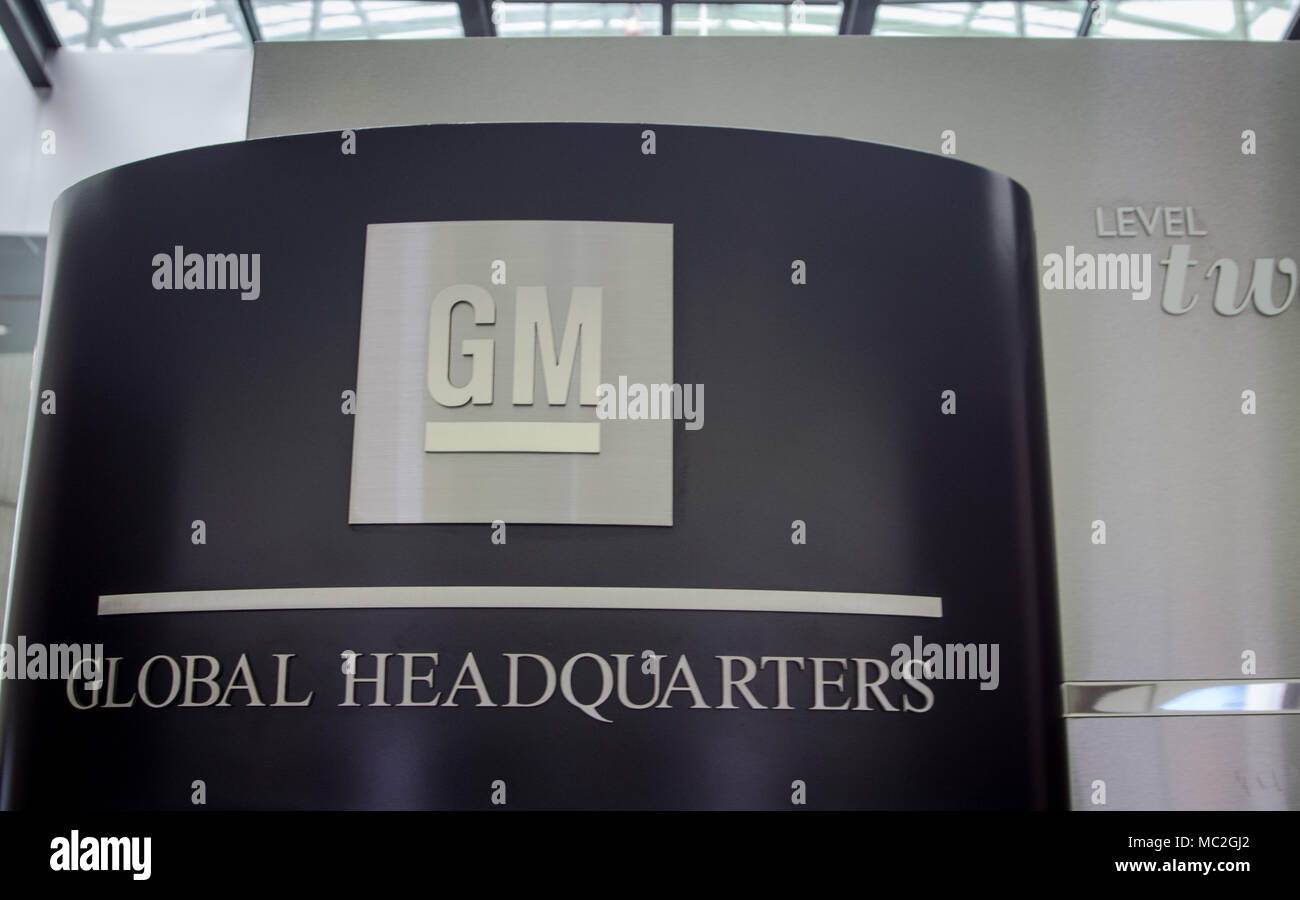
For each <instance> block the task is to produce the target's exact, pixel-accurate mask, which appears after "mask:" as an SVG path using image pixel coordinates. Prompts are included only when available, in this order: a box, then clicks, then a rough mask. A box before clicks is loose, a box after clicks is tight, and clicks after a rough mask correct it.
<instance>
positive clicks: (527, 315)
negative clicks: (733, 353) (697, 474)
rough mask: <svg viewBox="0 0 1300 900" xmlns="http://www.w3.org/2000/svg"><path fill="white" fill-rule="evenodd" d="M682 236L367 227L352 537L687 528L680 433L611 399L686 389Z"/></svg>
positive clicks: (582, 227)
mask: <svg viewBox="0 0 1300 900" xmlns="http://www.w3.org/2000/svg"><path fill="white" fill-rule="evenodd" d="M672 240H673V230H672V226H671V225H668V224H658V223H642V222H561V221H554V222H552V221H483V222H403V223H396V224H377V225H370V226H369V227H368V228H367V230H366V262H365V277H364V286H363V289H362V298H361V343H360V349H359V353H358V360H357V408H356V416H355V424H354V432H353V443H352V486H351V495H350V503H349V515H348V521H349V522H350V523H352V524H372V523H404V522H492V521H495V520H498V519H500V520H503V521H505V522H509V523H553V524H579V523H582V524H604V525H671V524H672V493H673V492H672V422H671V420H633V421H627V420H605V421H600V420H598V419H597V418H596V402H597V386H598V385H599V384H601V382H602V375H604V376H605V380H606V381H613V380H614V379H615V378H618V377H624V376H625V377H626V378H627V380H628V382H640V383H643V384H664V383H672V381H673V366H672V362H673V342H672V335H673V297H672V285H673V261H672Z"/></svg>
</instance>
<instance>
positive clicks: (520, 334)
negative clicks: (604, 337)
mask: <svg viewBox="0 0 1300 900" xmlns="http://www.w3.org/2000/svg"><path fill="white" fill-rule="evenodd" d="M601 293H602V289H601V288H598V287H575V288H574V289H573V294H572V296H571V298H570V300H569V315H568V316H567V317H566V318H565V320H564V339H563V341H562V342H561V343H560V348H559V352H558V353H557V352H556V348H555V332H554V330H553V329H552V328H551V307H550V303H549V302H548V300H547V297H546V288H544V287H521V288H519V289H518V290H517V291H516V292H515V379H514V403H515V405H516V406H530V405H532V402H533V371H534V369H535V368H536V356H535V355H534V351H535V350H536V348H537V346H538V345H539V344H540V345H541V348H542V377H543V379H544V380H545V381H546V402H547V403H549V404H550V405H551V406H563V405H564V403H565V400H566V399H568V396H569V383H570V382H571V381H572V380H573V363H574V360H575V359H576V358H577V355H578V344H579V343H581V344H582V373H581V376H580V378H579V381H578V402H579V404H581V405H582V406H595V405H596V386H597V385H598V384H600V302H601Z"/></svg>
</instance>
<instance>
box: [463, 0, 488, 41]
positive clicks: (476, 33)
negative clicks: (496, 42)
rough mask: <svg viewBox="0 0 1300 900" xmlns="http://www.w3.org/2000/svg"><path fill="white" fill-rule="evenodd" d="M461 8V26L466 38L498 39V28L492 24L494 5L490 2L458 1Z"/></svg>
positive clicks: (481, 0)
mask: <svg viewBox="0 0 1300 900" xmlns="http://www.w3.org/2000/svg"><path fill="white" fill-rule="evenodd" d="M457 5H458V6H459V7H460V24H461V27H462V28H464V29H465V37H496V36H497V27H496V26H495V25H493V24H492V4H491V2H489V0H457Z"/></svg>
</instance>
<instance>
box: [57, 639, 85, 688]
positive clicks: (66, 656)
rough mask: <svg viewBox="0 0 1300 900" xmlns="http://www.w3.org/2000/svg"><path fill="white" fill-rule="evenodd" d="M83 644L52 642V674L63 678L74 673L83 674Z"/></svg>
mask: <svg viewBox="0 0 1300 900" xmlns="http://www.w3.org/2000/svg"><path fill="white" fill-rule="evenodd" d="M81 660H82V655H81V645H80V644H51V645H50V674H51V675H53V676H54V677H56V678H58V679H60V680H63V679H66V678H68V677H69V676H70V675H72V674H73V673H76V674H78V675H79V674H81V673H80V671H79V670H80V669H81Z"/></svg>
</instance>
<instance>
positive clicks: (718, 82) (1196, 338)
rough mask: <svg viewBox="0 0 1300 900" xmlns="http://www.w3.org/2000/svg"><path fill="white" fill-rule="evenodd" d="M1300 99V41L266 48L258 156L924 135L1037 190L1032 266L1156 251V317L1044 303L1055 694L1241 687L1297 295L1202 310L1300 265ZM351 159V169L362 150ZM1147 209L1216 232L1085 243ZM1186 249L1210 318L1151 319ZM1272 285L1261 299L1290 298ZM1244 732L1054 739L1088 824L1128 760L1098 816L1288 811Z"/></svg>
mask: <svg viewBox="0 0 1300 900" xmlns="http://www.w3.org/2000/svg"><path fill="white" fill-rule="evenodd" d="M1297 84H1300V47H1297V46H1296V45H1288V44H1240V43H1238V44H1228V43H1214V42H1194V43H1179V42H1168V43H1165V42H1135V41H1115V42H1111V41H1014V40H1013V41H988V40H982V39H963V38H943V39H921V38H917V39H897V38H879V39H873V38H832V39H826V38H787V39H784V40H781V41H772V40H769V39H764V38H756V39H749V38H730V39H715V38H705V39H697V38H652V39H639V40H638V39H630V40H629V39H609V40H600V39H577V40H549V41H538V42H532V41H509V40H492V41H459V42H455V41H453V42H430V43H419V42H391V43H390V42H368V43H360V44H357V43H326V44H263V45H259V46H258V47H257V52H256V58H255V65H254V73H253V90H252V103H251V105H250V110H249V136H250V137H262V136H268V135H275V134H285V133H293V132H305V131H323V130H341V129H344V128H364V127H367V126H380V125H388V124H410V123H421V122H473V121H552V120H561V121H613V122H636V123H642V122H645V123H653V122H667V123H678V124H701V125H729V126H741V127H750V128H767V129H779V130H787V131H800V132H808V133H813V134H828V135H839V136H845V137H853V138H862V139H868V140H876V141H882V142H887V143H893V144H899V145H903V146H908V147H914V148H918V149H922V150H929V151H932V152H937V151H938V150H939V149H940V142H941V134H942V132H944V131H946V130H952V131H953V132H955V134H956V140H957V156H958V157H959V158H961V159H964V160H968V161H971V162H976V163H979V164H982V165H987V166H989V167H991V168H995V169H998V170H1000V171H1002V172H1005V173H1007V174H1009V175H1011V176H1012V177H1014V178H1016V179H1018V180H1019V181H1021V183H1023V184H1024V185H1025V186H1026V187H1027V188H1028V189H1029V191H1030V194H1031V196H1032V198H1033V203H1034V210H1035V221H1036V227H1037V234H1038V248H1039V254H1040V257H1041V256H1042V255H1043V254H1046V253H1048V252H1053V251H1055V252H1063V250H1064V248H1065V247H1066V245H1073V246H1074V247H1076V248H1077V249H1078V250H1080V251H1087V252H1094V253H1096V252H1117V251H1124V252H1132V253H1151V254H1152V262H1153V274H1154V285H1153V287H1154V291H1153V295H1152V296H1151V297H1150V298H1149V299H1146V300H1134V299H1131V298H1130V296H1129V294H1128V293H1126V292H1118V291H1054V292H1046V291H1045V292H1044V293H1043V296H1042V310H1043V312H1042V318H1043V329H1044V338H1043V340H1044V350H1045V357H1046V369H1047V387H1048V398H1049V420H1050V429H1051V452H1052V465H1053V483H1054V494H1055V501H1054V502H1055V516H1056V538H1057V548H1058V568H1059V581H1060V593H1061V606H1062V630H1063V638H1064V649H1065V673H1066V678H1067V680H1070V681H1098V680H1117V681H1127V680H1139V679H1183V678H1192V677H1197V678H1203V679H1229V678H1234V677H1236V678H1240V677H1242V675H1243V671H1242V653H1243V652H1244V651H1253V652H1254V653H1255V654H1256V655H1257V660H1258V661H1257V669H1256V675H1258V676H1272V677H1285V676H1291V677H1295V676H1297V675H1300V601H1297V597H1300V554H1297V553H1296V552H1295V548H1296V545H1297V539H1298V538H1300V477H1297V476H1300V440H1298V439H1300V424H1298V423H1300V393H1297V391H1296V390H1295V384H1296V383H1297V380H1298V379H1300V359H1297V355H1296V354H1295V348H1296V347H1297V346H1300V304H1293V305H1296V306H1297V307H1298V308H1293V309H1290V310H1288V311H1287V312H1285V313H1283V314H1282V315H1279V316H1276V317H1266V316H1263V315H1260V314H1258V313H1256V312H1255V311H1253V310H1250V309H1248V310H1247V311H1246V312H1244V313H1242V314H1241V315H1238V316H1235V317H1227V316H1221V315H1218V314H1217V313H1216V312H1215V311H1214V309H1213V308H1212V306H1211V295H1212V293H1213V290H1214V282H1213V280H1206V277H1205V275H1206V273H1207V271H1208V269H1209V265H1210V263H1211V262H1212V261H1214V260H1217V259H1219V258H1230V259H1233V260H1235V261H1236V262H1237V264H1238V266H1239V267H1240V269H1241V273H1242V284H1241V285H1240V287H1239V289H1238V292H1237V298H1238V300H1239V299H1240V297H1241V295H1242V294H1243V293H1244V291H1245V283H1246V281H1248V280H1249V278H1250V273H1251V270H1252V266H1253V261H1254V259H1255V258H1257V257H1258V258H1282V257H1290V258H1292V259H1294V258H1295V257H1297V256H1300V208H1297V206H1296V203H1295V191H1294V185H1295V184H1296V181H1297V176H1300V117H1297V115H1296V109H1297V107H1296V102H1295V89H1296V88H1295V86H1296V85H1297ZM1247 129H1250V130H1252V131H1254V132H1255V135H1256V140H1257V153H1255V154H1253V155H1243V153H1242V152H1241V148H1242V133H1243V131H1245V130H1247ZM358 147H359V155H358V157H357V162H358V164H359V165H364V164H365V161H366V160H365V136H364V134H362V135H361V136H360V139H359V144H358ZM659 152H660V153H661V154H662V153H665V152H666V153H671V152H673V151H672V148H671V147H662V146H661V147H660V148H659ZM798 165H799V161H798V160H791V167H792V169H797V167H798ZM761 190H762V185H755V191H756V192H761ZM845 202H860V203H870V202H871V198H870V197H861V198H845ZM1162 204H1163V205H1170V206H1177V207H1189V206H1190V207H1193V208H1195V210H1196V216H1197V222H1198V224H1199V225H1200V227H1201V228H1203V229H1206V230H1207V231H1208V232H1209V233H1208V235H1206V236H1202V237H1192V238H1179V237H1169V236H1166V235H1164V234H1161V233H1160V232H1157V233H1156V234H1155V235H1154V236H1142V237H1132V238H1119V237H1101V236H1099V235H1098V233H1097V229H1096V226H1095V224H1094V209H1095V208H1096V207H1098V206H1100V207H1103V208H1105V209H1107V210H1113V209H1114V208H1116V207H1124V206H1143V207H1146V208H1147V209H1148V210H1150V209H1151V208H1153V207H1155V206H1157V205H1162ZM1110 215H1113V212H1112V213H1110ZM935 227H936V228H939V227H943V223H942V222H935ZM1177 243H1186V244H1188V245H1190V248H1191V256H1192V258H1193V259H1195V260H1198V265H1197V266H1196V267H1195V268H1194V269H1193V270H1192V271H1191V272H1190V273H1189V275H1188V279H1187V289H1186V294H1187V295H1188V296H1190V294H1192V293H1193V292H1194V293H1196V294H1198V295H1199V297H1200V299H1199V300H1198V302H1197V305H1196V307H1195V308H1193V309H1192V310H1191V311H1190V312H1188V313H1187V314H1185V315H1171V314H1168V313H1166V312H1163V311H1162V309H1161V296H1160V291H1161V288H1162V286H1163V284H1164V280H1165V279H1164V269H1163V268H1162V267H1161V266H1160V265H1159V263H1160V261H1161V260H1162V259H1165V258H1166V255H1167V254H1168V253H1169V252H1170V247H1171V246H1173V245H1174V244H1177ZM940 264H941V263H940ZM1275 274H1276V273H1275ZM1277 277H1279V278H1280V280H1281V284H1280V285H1277V286H1275V295H1277V296H1278V297H1279V298H1280V297H1281V296H1282V291H1283V290H1284V289H1285V286H1286V282H1287V279H1286V277H1285V276H1280V275H1279V276H1277ZM895 299H897V298H895ZM1247 389H1249V390H1253V391H1255V392H1256V395H1257V398H1258V404H1259V406H1258V413H1257V414H1256V415H1254V416H1245V415H1243V414H1242V412H1241V403H1242V400H1241V393H1242V391H1243V390H1247ZM1097 519H1101V520H1104V521H1105V522H1106V526H1107V532H1108V534H1107V542H1106V544H1105V545H1097V544H1094V543H1093V541H1092V539H1091V538H1092V534H1093V531H1092V522H1093V521H1094V520H1097ZM997 539H998V537H997V536H996V535H992V536H976V535H973V536H972V540H997ZM1247 674H1248V673H1247ZM1246 721H1247V720H1246V719H1243V718H1236V719H1229V720H1225V719H1224V718H1223V717H1214V716H1202V717H1194V718H1189V719H1179V720H1172V719H1141V720H1098V719H1075V720H1072V722H1071V725H1070V735H1071V750H1072V767H1073V776H1072V777H1073V778H1074V796H1075V802H1076V803H1077V804H1079V805H1081V806H1089V805H1091V803H1090V797H1091V789H1090V786H1091V784H1092V782H1093V781H1094V780H1097V779H1101V780H1107V779H1109V780H1110V781H1111V782H1113V783H1114V784H1116V785H1126V784H1129V783H1131V781H1132V779H1133V778H1137V777H1139V776H1136V775H1134V774H1133V773H1134V772H1135V768H1134V766H1135V763H1134V761H1135V760H1139V759H1142V758H1148V757H1149V758H1154V759H1158V760H1164V761H1166V762H1168V763H1169V765H1168V766H1167V767H1166V769H1162V770H1167V771H1170V772H1176V773H1177V776H1176V777H1173V776H1171V777H1170V779H1167V780H1166V782H1165V783H1164V784H1163V786H1160V787H1158V789H1157V788H1149V789H1145V790H1140V789H1136V788H1131V787H1130V788H1126V787H1120V788H1118V789H1117V790H1115V791H1111V792H1110V793H1109V797H1108V805H1109V806H1110V807H1111V808H1114V807H1126V806H1130V807H1143V806H1147V807H1149V806H1171V805H1201V806H1205V807H1215V808H1218V807H1228V808H1259V807H1265V808H1267V807H1282V806H1296V805H1297V804H1300V772H1298V771H1297V770H1296V767H1295V765H1294V764H1293V763H1289V762H1288V761H1289V760H1292V759H1294V758H1296V756H1297V754H1298V753H1300V717H1297V716H1274V717H1269V718H1267V719H1261V720H1259V721H1257V722H1255V724H1253V725H1251V726H1249V728H1248V727H1247V725H1245V724H1243V723H1245V722H1246ZM1175 722H1176V723H1177V724H1174V723H1175ZM1261 722H1262V723H1263V724H1260V723H1261ZM1197 734H1203V735H1204V736H1206V737H1207V739H1212V744H1213V746H1215V747H1221V748H1231V747H1232V746H1234V744H1233V740H1224V739H1223V736H1224V735H1225V734H1227V735H1236V740H1238V741H1239V742H1247V741H1248V742H1249V743H1250V745H1251V753H1250V754H1244V753H1243V754H1242V755H1241V758H1240V759H1225V758H1224V754H1227V753H1229V750H1228V749H1224V751H1223V753H1208V754H1207V753H1199V754H1198V753H1196V752H1194V749H1193V748H1194V747H1195V746H1196V740H1197V737H1196V736H1197ZM1227 763H1231V765H1227ZM1157 768H1160V767H1157ZM1279 773H1281V774H1280V775H1279ZM1252 779H1254V780H1252ZM1259 785H1267V787H1260V786H1259Z"/></svg>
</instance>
